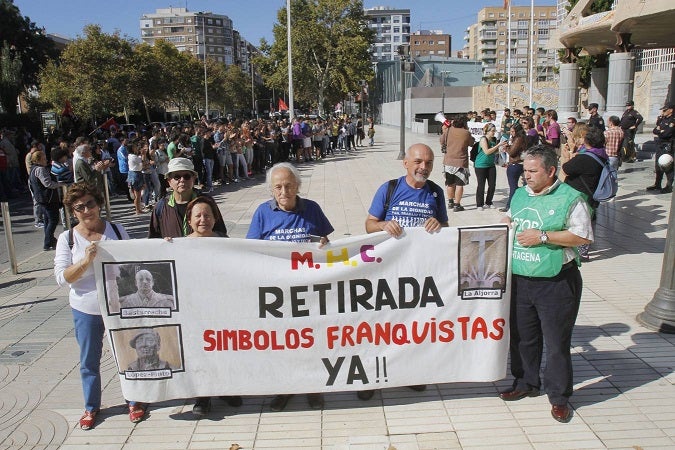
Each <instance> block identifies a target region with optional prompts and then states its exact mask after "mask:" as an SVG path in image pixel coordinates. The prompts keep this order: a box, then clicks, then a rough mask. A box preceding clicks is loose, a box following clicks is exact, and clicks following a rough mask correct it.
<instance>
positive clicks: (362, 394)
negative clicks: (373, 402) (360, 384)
mask: <svg viewBox="0 0 675 450" xmlns="http://www.w3.org/2000/svg"><path fill="white" fill-rule="evenodd" d="M373 395H375V390H370V391H358V392H357V393H356V396H357V397H358V398H359V400H363V401H367V400H370V399H371V398H373Z"/></svg>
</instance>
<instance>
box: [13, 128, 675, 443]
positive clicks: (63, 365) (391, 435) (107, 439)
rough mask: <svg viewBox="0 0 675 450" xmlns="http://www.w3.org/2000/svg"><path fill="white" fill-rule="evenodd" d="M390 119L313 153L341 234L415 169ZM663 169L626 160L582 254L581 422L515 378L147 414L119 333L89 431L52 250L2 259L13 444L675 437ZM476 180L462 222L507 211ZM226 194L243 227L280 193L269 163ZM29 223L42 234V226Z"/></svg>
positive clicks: (142, 222) (312, 194) (120, 211)
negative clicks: (656, 185)
mask: <svg viewBox="0 0 675 450" xmlns="http://www.w3.org/2000/svg"><path fill="white" fill-rule="evenodd" d="M376 130H377V134H376V136H375V140H376V145H375V146H373V147H362V148H359V150H358V151H357V152H356V153H355V154H352V155H349V156H346V155H338V156H336V157H329V158H327V159H324V160H322V161H318V162H314V163H307V164H301V165H299V169H300V171H301V174H302V180H303V182H302V187H301V195H302V196H303V197H307V198H310V199H313V200H315V201H317V202H318V203H319V204H320V205H321V206H322V207H323V209H324V212H325V213H326V215H327V216H328V218H329V219H330V221H331V222H332V224H333V226H334V227H335V232H334V233H333V235H331V236H330V237H331V239H332V240H337V239H340V238H342V237H345V236H351V235H358V234H363V233H364V232H365V229H364V222H365V218H366V215H367V210H368V207H369V206H370V201H371V199H372V196H373V194H374V193H375V190H376V189H377V187H378V186H379V185H381V184H382V183H383V182H385V181H386V180H389V179H391V178H395V177H398V176H401V175H402V174H403V167H402V164H401V161H398V160H397V159H396V156H397V155H398V152H399V142H398V136H399V131H398V129H397V128H388V127H383V126H378V127H376ZM649 138H650V137H649V136H648V135H642V136H640V139H642V140H646V139H649ZM406 141H407V143H408V145H409V144H410V143H413V142H425V143H428V144H429V145H431V147H432V148H433V149H434V151H435V152H436V153H437V155H436V167H435V168H434V172H433V174H432V179H433V180H434V181H435V182H437V183H438V184H442V182H443V177H442V164H441V154H440V152H439V151H438V148H439V145H438V137H437V136H435V135H426V136H425V135H414V134H410V133H409V134H407V136H406ZM653 181H654V174H653V161H651V160H647V161H641V162H636V163H633V164H624V166H623V167H622V168H621V169H620V189H619V193H618V196H617V197H616V199H615V200H613V201H611V202H608V203H604V204H602V205H601V206H600V208H599V211H598V221H597V227H596V242H595V243H594V244H593V246H592V248H591V261H590V262H589V263H586V264H584V265H583V266H582V268H581V271H582V274H583V277H584V292H583V298H582V305H581V310H580V313H579V318H578V320H577V324H576V327H575V330H574V338H573V346H574V348H573V352H572V353H573V362H574V370H575V372H574V378H575V380H574V381H575V386H574V388H575V392H574V395H573V397H572V399H571V405H572V406H573V408H574V416H573V418H572V420H571V422H570V423H568V424H561V423H558V422H556V421H555V420H553V418H552V417H551V415H550V412H549V411H550V405H549V403H548V400H547V398H546V396H540V397H537V398H526V399H524V400H521V401H518V402H510V403H505V402H504V401H502V400H500V399H499V398H498V397H497V393H498V391H499V390H500V389H503V388H506V387H507V386H509V385H510V382H511V380H510V379H505V380H502V381H498V382H495V383H452V384H439V385H433V386H429V388H428V389H427V391H425V392H421V393H420V392H414V391H412V390H410V389H406V388H393V389H386V390H383V391H379V392H378V393H376V394H375V396H374V397H373V399H371V400H369V401H365V402H364V401H360V400H358V399H357V398H356V395H355V393H353V392H344V393H328V394H325V400H326V401H325V407H324V409H323V410H320V411H315V410H311V409H309V407H308V405H307V402H306V400H305V398H304V396H301V395H298V396H295V397H294V398H293V399H291V401H290V403H289V405H288V407H287V409H286V410H285V411H283V412H271V411H270V408H269V404H270V401H271V399H272V397H266V396H251V397H244V405H243V406H242V407H241V408H232V407H229V406H227V404H226V403H225V402H223V401H221V400H219V399H214V400H213V408H212V410H211V413H210V414H209V415H208V416H207V417H206V418H203V419H201V420H195V417H194V416H193V415H192V413H191V410H192V405H193V399H184V400H172V401H166V402H162V403H157V404H153V405H152V406H151V408H150V412H149V415H148V417H147V419H146V420H145V421H143V422H141V423H138V424H132V423H130V422H129V419H128V416H127V413H126V407H125V405H124V400H123V397H122V394H121V390H120V384H119V381H118V375H117V372H116V365H115V361H114V358H113V357H112V354H111V352H110V349H109V347H108V345H107V341H106V346H105V353H104V356H103V361H102V372H103V383H104V391H103V407H102V411H101V416H100V417H102V421H100V422H99V423H98V424H97V426H96V428H95V429H93V430H90V431H82V430H80V429H79V427H76V424H77V420H78V419H79V417H80V415H81V414H82V411H83V406H82V405H83V401H82V391H81V387H80V377H79V367H78V347H77V343H76V341H75V337H74V333H73V324H72V316H71V311H70V307H69V306H68V290H67V289H65V288H59V287H58V286H57V285H56V282H55V280H54V276H53V270H52V258H53V252H40V253H38V254H36V255H34V256H31V257H29V258H27V259H25V260H23V261H22V262H21V263H20V265H19V272H20V273H19V274H18V275H12V274H11V272H10V271H8V270H4V272H2V273H0V450H1V449H19V448H22V449H23V448H36V449H57V448H60V449H64V450H65V449H68V450H73V449H78V448H84V447H87V448H95V449H97V450H98V449H100V450H104V449H125V450H130V449H143V450H150V449H201V448H218V449H230V448H232V449H237V448H242V449H282V448H288V449H328V450H356V449H360V450H380V449H381V450H417V449H420V450H421V449H425V450H426V449H429V450H431V449H472V448H494V449H508V448H512V449H531V448H533V449H549V448H550V449H557V448H569V449H581V448H584V449H585V448H593V449H602V448H612V449H666V448H675V386H673V384H674V382H675V375H674V374H673V367H675V335H667V334H658V333H655V332H652V331H649V330H648V329H646V328H644V327H642V326H640V325H639V324H638V323H637V321H636V320H635V316H636V315H637V314H638V313H640V312H642V311H643V309H644V306H645V305H646V304H647V303H648V302H649V301H650V300H651V299H652V296H653V295H654V292H655V291H656V289H657V288H658V286H659V280H660V276H661V266H662V259H663V249H664V244H665V238H666V230H667V227H668V215H669V211H670V207H671V195H664V194H652V193H651V192H650V193H647V192H646V191H645V189H644V188H645V187H646V186H648V185H650V184H652V183H653ZM474 192H475V177H472V178H471V184H470V185H469V187H468V189H467V190H466V192H465V199H464V201H463V205H464V206H465V207H466V211H464V212H458V213H454V212H450V213H449V215H450V225H451V226H464V225H477V224H492V223H497V222H499V221H500V219H501V217H502V213H500V212H498V211H497V210H496V209H491V210H485V211H478V210H476V206H475V200H474ZM214 194H215V198H216V200H217V201H218V203H219V205H220V208H221V211H222V213H223V216H224V219H225V221H226V224H227V226H228V229H229V232H230V236H231V237H235V238H243V237H244V236H245V234H246V231H247V229H248V225H249V223H250V220H251V217H252V215H253V212H254V211H255V209H256V207H257V206H258V205H259V204H260V203H261V202H263V201H264V200H267V199H268V198H270V194H269V191H268V190H267V189H266V187H265V184H264V177H263V176H261V175H258V176H257V177H256V178H255V180H253V181H246V182H242V183H239V184H237V185H234V184H233V185H228V186H221V187H219V188H217V189H216V191H215V193H214ZM507 194H508V185H507V182H506V175H505V171H504V170H503V169H501V168H498V178H497V194H496V196H495V205H496V206H497V207H501V206H503V204H504V201H505V199H506V196H507ZM17 220H18V219H17ZM21 220H23V219H21ZM113 220H114V221H116V222H118V223H121V224H123V225H124V226H125V227H127V229H128V230H129V231H130V234H131V235H132V237H135V238H144V237H145V235H146V229H147V225H148V221H149V215H147V214H146V215H144V216H134V215H133V207H132V206H131V205H130V204H129V203H126V200H123V199H121V198H118V199H115V200H114V202H113ZM30 226H31V227H32V225H30ZM57 231H58V232H60V231H61V228H60V227H59V229H58V230H57ZM30 232H31V233H34V236H35V239H40V238H41V235H42V234H41V233H42V231H41V230H31V231H30ZM429 256H430V257H433V255H429ZM3 268H6V266H5V267H3ZM252 276H255V275H254V274H252ZM223 282H224V283H226V282H227V281H226V280H224V281H223ZM454 363H459V362H454ZM449 364H451V363H450V362H449ZM419 370H424V368H423V367H421V368H420V369H419ZM237 445H238V446H239V447H237Z"/></svg>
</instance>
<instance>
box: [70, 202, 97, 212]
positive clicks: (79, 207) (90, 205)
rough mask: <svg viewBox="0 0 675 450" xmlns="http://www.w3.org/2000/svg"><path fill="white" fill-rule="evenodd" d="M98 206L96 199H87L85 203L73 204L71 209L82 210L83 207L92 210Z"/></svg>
mask: <svg viewBox="0 0 675 450" xmlns="http://www.w3.org/2000/svg"><path fill="white" fill-rule="evenodd" d="M96 207H98V203H96V200H93V199H92V200H89V201H88V202H87V203H80V204H79V205H73V211H77V212H84V210H85V209H89V210H92V209H94V208H96Z"/></svg>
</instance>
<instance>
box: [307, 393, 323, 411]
mask: <svg viewBox="0 0 675 450" xmlns="http://www.w3.org/2000/svg"><path fill="white" fill-rule="evenodd" d="M307 403H309V407H310V408H312V409H321V408H323V395H321V394H307Z"/></svg>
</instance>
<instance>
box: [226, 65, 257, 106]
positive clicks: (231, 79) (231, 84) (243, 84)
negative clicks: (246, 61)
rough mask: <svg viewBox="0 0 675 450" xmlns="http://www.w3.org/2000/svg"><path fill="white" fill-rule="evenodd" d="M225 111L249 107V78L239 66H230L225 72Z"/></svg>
mask: <svg viewBox="0 0 675 450" xmlns="http://www.w3.org/2000/svg"><path fill="white" fill-rule="evenodd" d="M223 91H224V94H225V95H224V103H223V109H224V110H225V111H229V112H234V111H245V110H247V109H249V105H250V103H249V102H250V99H251V97H250V96H249V92H250V90H249V79H248V77H247V76H246V74H245V73H244V72H242V71H241V69H240V68H239V67H238V66H234V65H233V66H230V67H228V68H227V71H226V73H225V83H224V84H223Z"/></svg>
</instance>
